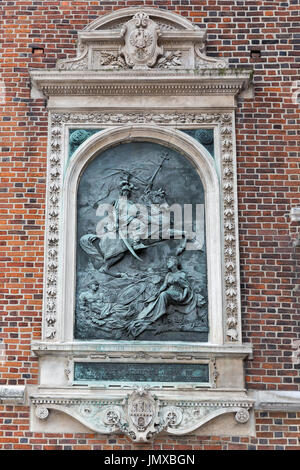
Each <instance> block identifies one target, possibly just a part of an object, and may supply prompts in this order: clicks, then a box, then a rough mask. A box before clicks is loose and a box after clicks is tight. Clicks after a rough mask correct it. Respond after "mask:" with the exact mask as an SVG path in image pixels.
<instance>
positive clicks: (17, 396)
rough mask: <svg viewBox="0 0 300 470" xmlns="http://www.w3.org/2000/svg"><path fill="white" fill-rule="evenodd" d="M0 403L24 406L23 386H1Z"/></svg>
mask: <svg viewBox="0 0 300 470" xmlns="http://www.w3.org/2000/svg"><path fill="white" fill-rule="evenodd" d="M0 403H7V404H13V405H24V404H25V385H1V386H0Z"/></svg>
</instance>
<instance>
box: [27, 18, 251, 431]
mask: <svg viewBox="0 0 300 470" xmlns="http://www.w3.org/2000/svg"><path fill="white" fill-rule="evenodd" d="M133 10H134V9H133ZM148 10H149V9H148ZM134 11H135V10H134ZM126 15H127V16H128V9H126ZM153 15H154V14H153ZM166 15H167V16H168V15H169V18H170V20H169V21H171V20H172V21H174V18H173V17H174V16H176V15H173V14H170V13H166V14H164V18H165V16H166ZM112 16H113V15H112ZM117 16H118V18H119V17H120V16H121V14H120V13H118V15H117ZM185 21H186V20H185ZM100 23H101V21H100ZM182 27H183V25H182ZM190 29H191V28H190ZM177 33H178V32H177ZM177 33H176V34H177ZM174 34H175V33H174ZM178 34H179V33H178ZM89 38H90V36H89ZM203 60H204V61H205V60H206V59H205V56H204V55H203ZM245 77H246V75H245V73H244V72H240V73H238V72H235V73H233V72H232V71H229V70H227V71H226V72H225V73H224V74H223V75H222V77H220V76H219V74H218V73H216V72H215V71H214V70H209V72H208V73H207V71H205V72H203V71H202V72H201V71H199V72H197V74H195V75H192V74H187V75H185V73H184V72H183V73H181V74H176V75H174V73H173V72H170V73H169V74H168V73H166V72H164V73H163V74H160V73H158V72H156V73H155V72H153V71H149V72H148V71H147V72H145V73H134V74H132V73H131V72H130V71H129V72H127V73H125V74H124V73H123V72H122V74H119V75H118V74H117V73H116V74H112V73H111V72H109V73H108V72H107V73H106V75H105V74H104V72H98V74H97V75H95V73H94V72H89V71H88V72H83V73H79V72H77V71H71V72H70V71H68V72H62V71H60V72H59V73H57V72H33V73H32V79H33V85H34V86H33V89H36V88H39V89H40V90H42V91H43V92H44V93H45V94H46V96H48V97H49V101H48V107H49V111H50V113H49V144H48V170H47V209H46V211H47V213H46V237H45V277H44V311H43V337H42V341H36V342H34V343H33V344H32V349H33V351H34V353H35V354H37V355H38V356H39V357H40V381H39V386H38V387H32V390H31V391H30V393H29V396H30V400H31V402H32V404H33V405H34V406H33V407H32V411H31V422H32V429H35V430H46V431H48V432H50V431H51V429H52V428H51V426H52V425H51V419H52V418H51V417H50V421H49V418H48V414H49V413H48V414H47V411H45V410H49V409H51V408H52V409H54V410H56V411H57V410H61V411H62V412H64V413H67V414H70V415H71V416H73V417H75V418H76V419H77V420H79V421H80V422H81V423H83V424H84V426H87V425H88V427H89V428H90V429H95V430H98V432H105V433H106V432H107V433H110V432H123V433H125V434H128V435H129V436H130V437H131V438H132V439H133V440H147V439H149V438H150V437H149V436H150V435H151V436H153V435H155V434H156V433H157V432H163V431H164V430H167V432H171V433H174V434H184V433H186V432H191V431H193V430H196V429H197V428H198V427H199V426H200V425H202V424H203V423H205V422H207V421H210V420H211V419H213V418H214V417H216V416H219V415H222V414H226V413H229V412H231V411H235V412H236V413H237V414H236V421H237V422H238V423H239V424H240V425H242V424H243V423H246V422H248V419H249V413H248V410H249V409H250V408H251V406H252V400H251V399H249V398H248V396H247V393H246V391H245V384H244V374H243V360H244V358H245V357H246V356H247V355H249V354H251V347H250V346H249V345H245V344H243V343H242V338H241V307H240V291H239V247H238V213H237V185H236V150H235V121H234V109H235V95H236V94H237V93H238V91H240V90H242V89H243V87H244V86H245V80H246V78H245ZM175 103H176V104H175ZM71 128H72V129H74V128H78V129H80V128H84V129H102V130H101V131H100V132H98V133H95V134H94V135H92V136H91V137H89V138H88V139H87V140H86V141H85V142H84V143H83V144H82V145H81V146H80V147H79V148H78V149H77V150H76V151H75V153H74V154H73V155H72V157H71V158H70V159H69V155H68V145H69V130H70V129H71ZM199 128H210V129H211V128H213V129H214V146H215V157H214V159H213V158H212V157H211V155H210V154H209V153H208V151H207V150H206V149H205V148H204V147H203V146H202V145H201V144H199V143H197V142H196V140H195V139H193V138H192V137H190V136H188V135H186V134H185V133H184V132H182V131H183V130H185V129H199ZM128 140H129V141H130V140H148V141H152V142H158V143H161V144H162V145H165V146H169V147H171V148H174V149H176V150H179V151H180V152H181V153H183V154H184V155H185V156H186V157H187V158H188V159H190V160H191V161H192V162H193V164H194V166H195V167H196V169H197V171H198V172H199V175H200V178H201V180H202V183H203V185H204V189H205V198H206V236H207V241H208V245H207V266H208V301H209V324H210V331H211V333H210V337H209V342H208V343H184V344H183V343H182V342H181V343H180V342H174V343H173V344H172V343H170V342H146V341H132V342H130V341H121V342H118V341H104V340H103V341H101V340H97V341H75V340H74V337H73V317H74V293H75V273H76V267H75V264H76V263H75V246H76V240H75V228H76V191H77V185H78V181H79V177H80V174H81V172H82V171H83V169H84V167H85V165H86V164H87V163H88V161H90V159H92V158H93V156H95V154H96V153H99V152H100V151H101V150H104V149H106V148H108V147H109V146H111V145H114V144H116V143H118V142H121V141H128ZM130 359H133V360H135V361H139V362H150V363H151V362H160V363H162V364H163V363H164V362H170V361H171V362H179V363H185V362H189V363H190V362H192V363H203V362H205V363H207V364H209V370H210V380H209V383H208V384H200V385H199V386H194V385H192V384H186V385H184V384H180V383H178V384H174V385H173V386H170V384H169V385H168V386H164V384H161V385H159V384H154V383H153V384H151V383H150V384H149V387H150V389H151V390H155V393H156V395H157V399H158V400H159V401H160V403H161V404H160V405H159V406H158V407H156V405H155V406H154V405H153V406H154V408H153V407H152V408H153V409H152V411H153V420H156V421H155V423H154V421H153V423H152V424H151V432H150V428H149V430H148V431H149V432H148V434H147V433H146V432H145V431H143V430H138V429H137V428H136V427H134V423H133V422H132V421H131V420H130V416H129V415H128V413H129V412H128V409H127V408H126V406H127V405H126V406H125V405H121V403H122V400H123V399H125V398H126V395H127V393H128V390H129V391H130V390H131V392H132V389H133V386H132V384H129V385H128V386H126V385H125V386H124V385H122V384H111V386H109V385H107V384H99V383H98V384H94V385H88V384H87V385H86V387H79V386H78V384H76V383H74V381H73V377H72V375H73V372H72V371H73V366H74V361H79V360H81V361H98V362H99V361H100V362H101V361H115V362H118V361H120V362H122V361H123V362H124V361H128V360H130ZM134 393H136V392H132V395H131V398H130V397H127V398H126V400H129V402H130V400H132V399H133V398H132V397H133V396H135V395H133V394H134ZM139 393H140V397H141V400H144V401H145V403H148V405H149V407H150V408H151V406H152V405H151V403H153V394H152V392H151V391H150V390H148V391H147V390H140V392H139ZM126 400H125V401H126ZM124 403H125V402H124ZM148 405H147V406H148ZM84 406H86V407H87V408H86V409H88V408H89V406H91V407H92V408H91V409H90V411H91V415H89V413H88V412H85V411H83V412H82V409H81V407H84ZM98 407H100V408H101V410H102V409H103V410H104V411H103V413H106V411H107V412H108V413H110V411H111V413H110V414H109V416H110V418H109V419H108V418H107V420H108V421H107V420H106V418H105V416H106V415H105V416H104V415H103V416H102V414H101V413H102V411H99V413H100V414H99V416H98V411H97V410H98ZM109 407H110V408H109ZM111 407H112V408H113V409H111ZM124 407H125V408H124ZM170 407H171V408H172V407H173V408H172V410H173V411H172V413H171V414H172V416H173V418H174V416H177V418H178V416H181V420H179V421H180V422H179V421H178V419H179V418H178V419H177V418H176V419H177V421H176V419H175V418H174V419H175V421H174V419H173V424H170V423H171V422H170V421H168V419H169V418H168V419H167V418H166V419H165V410H166V409H169V408H170ZM150 408H149V409H150ZM96 409H97V410H96ZM105 410H106V411H105ZM126 410H127V411H126ZM187 410H189V411H187ZM191 410H193V411H191ZM86 413H87V414H86ZM93 413H96V415H97V416H98V418H97V419H98V421H97V422H99V420H100V421H101V420H102V421H101V423H102V424H101V426H100V425H98V427H97V425H95V423H94V421H93V419H92V415H93ZM190 413H195V416H196V415H197V418H195V419H194V418H193V419H192V418H191V414H190ZM93 416H94V415H93ZM155 416H156V417H155ZM88 417H90V419H88ZM204 417H205V418H204ZM53 419H54V418H53ZM105 420H106V421H105ZM109 420H110V421H109ZM189 420H192V422H193V423H194V424H193V425H189ZM251 422H252V421H251V420H250V421H249V423H251ZM130 423H131V424H130ZM174 423H175V424H174ZM184 423H185V424H184ZM249 423H248V424H247V425H245V426H246V427H244V428H243V429H244V430H240V429H239V434H240V435H241V434H243V432H245V433H246V434H248V435H249V433H250V434H251V433H253V427H252V424H249ZM243 425H244V424H243ZM53 426H54V427H55V425H53ZM70 426H71V425H70ZM247 426H248V427H247ZM55 429H56V428H55ZM61 429H68V430H69V431H70V430H72V426H71V429H70V427H69V428H68V427H67V428H64V427H63V426H62V427H61ZM230 429H231V431H232V432H233V433H234V432H235V431H234V430H235V427H234V426H233V425H231V428H230ZM230 429H229V430H227V431H228V432H229V433H230V432H231V431H230ZM133 435H134V436H135V437H133ZM147 436H148V437H147Z"/></svg>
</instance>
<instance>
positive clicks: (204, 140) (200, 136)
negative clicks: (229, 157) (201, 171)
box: [180, 129, 215, 157]
mask: <svg viewBox="0 0 300 470" xmlns="http://www.w3.org/2000/svg"><path fill="white" fill-rule="evenodd" d="M180 130H181V131H182V132H185V133H186V134H188V135H190V136H191V137H193V138H194V139H195V140H197V141H198V142H200V144H202V145H203V146H204V147H205V148H206V150H208V151H209V153H210V154H211V156H212V157H214V156H215V146H214V130H213V129H180Z"/></svg>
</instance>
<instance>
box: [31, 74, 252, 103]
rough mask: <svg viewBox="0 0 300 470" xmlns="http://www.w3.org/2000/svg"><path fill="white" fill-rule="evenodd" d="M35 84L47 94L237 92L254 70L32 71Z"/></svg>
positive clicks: (246, 83)
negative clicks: (176, 71)
mask: <svg viewBox="0 0 300 470" xmlns="http://www.w3.org/2000/svg"><path fill="white" fill-rule="evenodd" d="M31 78H32V81H33V86H34V87H36V88H38V89H40V90H41V91H42V92H43V94H44V95H45V96H46V97H49V96H62V95H68V96H70V95H81V96H84V95H122V96H124V95H199V94H200V95H207V94H212V95H228V94H229V95H234V96H235V95H237V94H238V93H240V92H241V91H242V90H243V89H245V88H246V87H247V85H248V82H249V78H250V71H245V70H243V71H237V70H230V69H228V70H226V71H225V70H217V69H216V70H212V69H206V70H205V69H204V70H199V71H197V72H194V71H190V73H180V72H178V73H174V72H170V71H169V72H164V71H157V70H156V71H155V72H148V71H147V73H145V72H137V71H135V72H132V71H129V72H127V73H125V72H119V71H111V72H108V71H106V72H101V71H98V72H96V73H95V72H84V73H82V72H77V71H68V72H64V71H59V72H58V71H32V72H31Z"/></svg>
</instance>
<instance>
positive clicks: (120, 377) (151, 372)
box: [74, 362, 209, 383]
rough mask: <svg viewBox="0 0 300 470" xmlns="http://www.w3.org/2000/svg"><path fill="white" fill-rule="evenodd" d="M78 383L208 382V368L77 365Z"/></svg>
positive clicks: (191, 365) (75, 367) (196, 365)
mask: <svg viewBox="0 0 300 470" xmlns="http://www.w3.org/2000/svg"><path fill="white" fill-rule="evenodd" d="M74 380H75V382H155V383H156V382H163V383H166V382H185V383H207V382H209V367H208V364H169V363H164V364H158V363H151V364H150V363H136V362H135V363H128V362H127V363H123V362H122V363H115V362H110V363H108V362H102V363H99V362H97V363H96V362H95V363H93V362H90V363H87V362H75V364H74Z"/></svg>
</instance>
